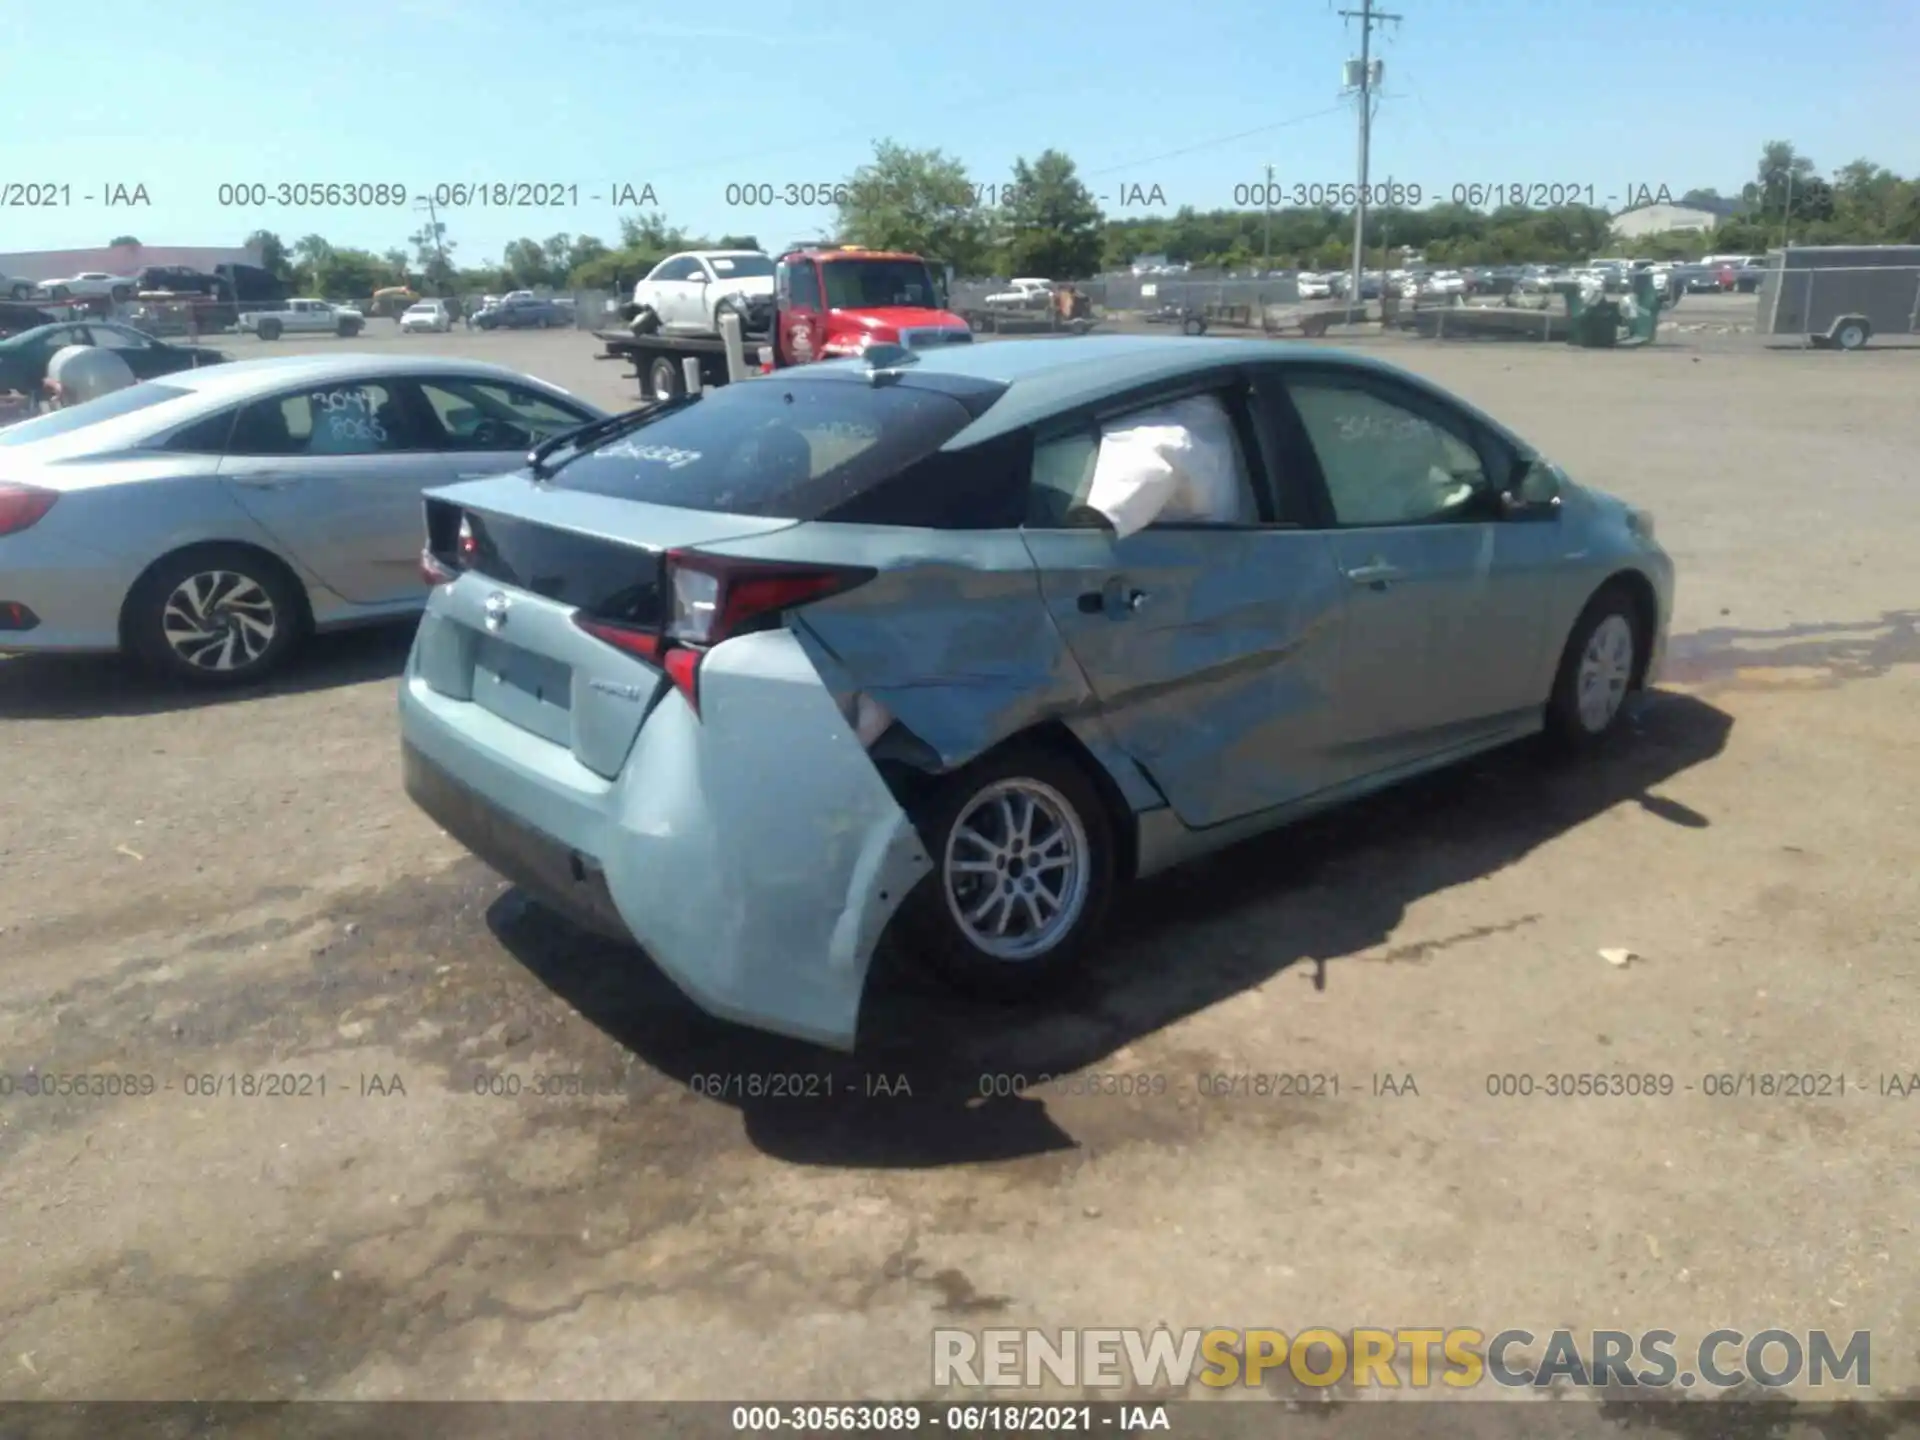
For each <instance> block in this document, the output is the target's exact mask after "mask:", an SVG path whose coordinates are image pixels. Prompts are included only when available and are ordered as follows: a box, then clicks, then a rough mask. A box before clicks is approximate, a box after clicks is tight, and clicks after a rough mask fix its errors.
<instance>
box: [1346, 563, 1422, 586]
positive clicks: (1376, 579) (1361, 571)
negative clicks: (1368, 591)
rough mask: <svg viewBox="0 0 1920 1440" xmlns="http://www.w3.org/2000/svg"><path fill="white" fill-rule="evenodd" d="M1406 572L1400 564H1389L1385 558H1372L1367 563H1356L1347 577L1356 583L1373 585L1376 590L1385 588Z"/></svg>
mask: <svg viewBox="0 0 1920 1440" xmlns="http://www.w3.org/2000/svg"><path fill="white" fill-rule="evenodd" d="M1406 573H1407V572H1406V571H1404V570H1402V569H1401V568H1400V567H1399V566H1398V565H1389V564H1388V563H1387V562H1386V561H1384V560H1370V561H1368V562H1367V563H1366V564H1365V565H1356V566H1354V568H1353V569H1351V570H1349V571H1347V579H1349V580H1351V581H1352V582H1353V583H1354V584H1356V585H1371V586H1372V587H1373V588H1374V589H1376V590H1384V589H1386V588H1387V586H1389V585H1391V584H1392V583H1393V582H1394V581H1395V580H1398V579H1400V578H1402V577H1403V576H1404V575H1405V574H1406Z"/></svg>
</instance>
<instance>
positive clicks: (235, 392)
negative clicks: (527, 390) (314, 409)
mask: <svg viewBox="0 0 1920 1440" xmlns="http://www.w3.org/2000/svg"><path fill="white" fill-rule="evenodd" d="M382 375H489V376H493V377H496V378H498V379H501V380H506V381H512V382H514V383H523V382H525V381H526V380H529V379H534V378H536V377H532V376H528V375H525V374H523V373H522V372H520V371H518V370H510V369H508V368H507V367H506V366H504V365H490V364H488V363H487V362H486V361H484V360H460V359H442V358H436V357H434V356H431V355H369V354H349V355H340V354H327V355H276V356H273V357H271V358H269V359H266V360H232V361H228V362H227V363H225V364H223V365H208V366H205V367H203V368H201V369H198V370H186V371H181V372H178V373H176V374H173V375H169V376H167V377H166V382H167V384H169V385H177V386H179V387H180V388H181V389H185V390H192V391H194V392H195V393H196V394H199V395H204V396H206V397H207V399H208V400H209V401H214V400H218V399H222V398H226V397H229V396H232V397H236V398H237V397H239V396H241V395H247V394H251V393H253V392H254V391H255V390H258V389H263V388H271V387H273V386H276V385H304V384H307V383H309V382H311V381H316V380H339V379H345V378H347V377H349V376H352V377H355V378H364V379H377V378H379V377H380V376H382ZM538 383H540V384H542V385H547V386H549V388H554V389H558V388H560V387H558V386H553V385H552V384H551V382H549V381H545V380H541V381H539V382H538Z"/></svg>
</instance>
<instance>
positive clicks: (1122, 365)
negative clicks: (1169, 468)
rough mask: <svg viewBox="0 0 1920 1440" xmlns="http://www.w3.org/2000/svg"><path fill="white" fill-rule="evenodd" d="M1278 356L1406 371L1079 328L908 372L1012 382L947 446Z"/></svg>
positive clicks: (1263, 345) (976, 350) (857, 367)
mask: <svg viewBox="0 0 1920 1440" xmlns="http://www.w3.org/2000/svg"><path fill="white" fill-rule="evenodd" d="M1275 361H1280V362H1289V361H1290V362H1294V363H1304V362H1308V361H1311V362H1312V363H1314V364H1316V365H1340V366H1346V367H1349V368H1351V369H1355V370H1365V371H1370V372H1374V373H1383V374H1390V375H1393V376H1395V377H1403V376H1404V373H1405V372H1403V371H1401V370H1400V369H1398V368H1397V367H1395V366H1392V365H1387V364H1384V363H1382V362H1381V361H1378V360H1374V359H1372V358H1370V357H1368V356H1364V355H1357V354H1355V353H1353V352H1352V351H1349V350H1341V349H1337V348H1335V347H1332V346H1319V345H1302V344H1300V343H1299V342H1297V341H1292V340H1240V339H1234V338H1231V337H1214V336H1186V335H1081V336H1074V337H1071V338H1066V339H1034V340H996V341H990V342H986V343H976V344H972V345H949V346H944V347H941V348H938V349H929V350H923V351H920V352H919V360H918V362H917V363H916V364H914V365H912V366H910V367H907V368H906V369H905V372H904V373H905V375H909V376H910V375H914V374H921V373H924V374H928V375H934V374H946V375H955V376H962V377H968V378H972V379H978V380H984V381H989V382H997V383H999V384H1003V385H1005V386H1006V387H1007V390H1006V393H1005V394H1004V395H1002V396H1001V398H1000V399H999V400H997V401H995V402H994V404H993V405H992V406H991V407H990V408H989V409H988V410H987V411H986V412H985V413H984V414H983V415H981V416H980V418H979V419H977V420H975V421H974V422H973V423H972V424H971V425H969V426H967V428H966V429H965V430H962V431H961V432H960V433H959V434H958V435H955V436H954V437H953V439H952V440H951V441H949V442H948V445H947V448H949V449H961V448H963V447H965V446H969V445H974V444H978V443H979V442H981V441H983V440H990V439H992V438H993V437H995V436H997V435H1002V434H1005V433H1006V432H1008V431H1010V430H1017V429H1020V428H1022V427H1024V426H1027V425H1032V424H1035V423H1038V422H1042V421H1045V420H1047V419H1050V418H1051V417H1052V416H1054V415H1057V414H1060V413H1062V412H1064V411H1068V410H1073V409H1076V408H1079V407H1081V406H1087V405H1098V404H1099V403H1100V402H1101V401H1103V400H1107V399H1111V398H1115V397H1118V396H1121V395H1125V394H1127V393H1129V392H1130V391H1134V390H1139V389H1143V388H1147V387H1151V386H1154V385H1158V384H1162V383H1168V382H1176V381H1178V380H1180V379H1181V378H1182V377H1183V376H1187V375H1200V374H1203V373H1205V372H1207V371H1209V370H1215V369H1224V368H1226V367H1228V366H1233V365H1258V364H1272V363H1274V362H1275ZM821 369H822V370H823V371H825V370H829V369H831V370H835V371H839V372H841V373H842V374H847V375H855V374H860V373H864V367H862V366H861V363H860V362H859V361H858V360H850V361H839V362H834V361H829V362H826V364H824V365H822V366H821ZM1413 378H1415V379H1416V381H1417V379H1418V377H1413ZM909 383H911V382H909Z"/></svg>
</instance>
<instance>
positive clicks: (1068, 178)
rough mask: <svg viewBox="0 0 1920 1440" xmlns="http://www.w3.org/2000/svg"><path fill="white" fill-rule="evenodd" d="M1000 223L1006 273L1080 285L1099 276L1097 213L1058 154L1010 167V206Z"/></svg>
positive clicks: (1071, 167)
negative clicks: (1011, 194)
mask: <svg viewBox="0 0 1920 1440" xmlns="http://www.w3.org/2000/svg"><path fill="white" fill-rule="evenodd" d="M1000 218H1001V221H1002V224H1003V226H1004V229H1005V231H1006V240H1005V253H1006V256H1007V270H1008V273H1010V274H1014V275H1046V276H1050V277H1052V278H1053V279H1057V280H1081V279H1085V278H1086V277H1087V276H1089V275H1092V274H1094V273H1095V272H1096V271H1098V270H1099V268H1100V251H1101V231H1100V222H1101V220H1102V218H1103V217H1102V216H1101V214H1100V207H1099V205H1098V204H1096V203H1095V201H1094V198H1093V192H1092V191H1090V190H1088V189H1087V187H1086V185H1085V184H1083V183H1082V182H1081V179H1080V175H1079V172H1078V171H1077V170H1076V169H1075V168H1074V164H1073V161H1071V160H1069V159H1068V158H1067V157H1066V156H1065V155H1063V154H1062V153H1061V152H1060V151H1058V150H1043V151H1041V152H1040V154H1039V156H1038V157H1037V158H1036V159H1035V160H1034V161H1033V163H1032V164H1028V163H1027V161H1025V160H1024V159H1022V160H1015V161H1014V162H1013V201H1012V203H1011V204H1009V205H1008V206H1007V207H1006V210H1005V213H1004V214H1003V215H1002V216H1001V217H1000Z"/></svg>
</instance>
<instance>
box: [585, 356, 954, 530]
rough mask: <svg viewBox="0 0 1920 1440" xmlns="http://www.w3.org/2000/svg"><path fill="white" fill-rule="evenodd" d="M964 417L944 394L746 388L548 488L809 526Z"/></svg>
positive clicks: (838, 383)
mask: <svg viewBox="0 0 1920 1440" xmlns="http://www.w3.org/2000/svg"><path fill="white" fill-rule="evenodd" d="M972 418H973V417H972V415H971V414H970V413H969V412H968V410H967V407H966V406H964V405H962V404H961V403H960V402H959V401H958V400H955V399H953V398H952V397H951V396H948V395H943V394H939V393H936V392H934V391H930V390H927V389H921V388H915V387H913V386H910V385H883V386H878V387H876V386H870V385H867V384H865V383H862V382H860V381H844V380H811V381H809V380H788V379H786V378H784V377H782V378H779V379H769V380H747V381H742V382H741V383H739V384H736V385H728V386H725V387H724V388H721V389H718V390H713V391H710V392H708V393H707V394H706V395H705V396H703V397H702V398H700V399H699V400H696V401H693V402H691V403H689V404H684V405H678V406H674V407H672V408H671V409H668V410H666V411H664V412H663V413H662V414H661V415H660V416H658V417H657V418H656V419H654V420H653V421H652V422H651V423H649V424H646V425H643V426H641V427H640V428H639V429H638V430H633V431H629V432H628V433H627V434H625V435H622V436H620V437H619V438H617V439H615V440H612V441H610V442H608V443H607V444H605V445H602V446H598V447H596V448H595V449H593V450H590V451H589V452H587V453H586V454H584V455H582V456H580V457H578V458H577V459H575V460H572V461H570V462H568V463H567V464H565V465H564V466H562V467H561V469H560V470H559V472H558V473H557V474H556V475H555V476H554V480H553V483H554V485H555V486H556V488H559V489H563V490H586V491H590V492H592V493H593V494H596V495H611V496H615V497H617V498H619V499H622V500H638V501H644V502H646V503H647V504H650V505H671V506H676V507H678V508H680V509H683V510H708V511H716V512H720V513H725V514H733V515H756V516H761V517H766V518H772V519H785V520H819V519H823V518H826V517H828V516H829V514H830V513H831V512H835V511H839V510H841V509H842V508H843V507H846V506H847V505H848V504H849V503H850V502H851V501H853V500H854V499H855V498H856V497H858V496H861V495H863V494H865V493H866V492H867V491H869V490H872V489H874V488H876V487H878V486H880V485H882V484H883V483H885V482H886V481H888V480H890V479H892V478H893V477H895V476H896V475H898V474H899V473H900V472H901V471H903V470H905V469H906V468H907V467H908V466H911V465H914V464H916V463H917V462H919V461H921V460H924V459H926V458H927V457H928V456H930V455H932V454H933V452H934V451H936V450H938V449H939V448H940V447H941V446H942V445H943V444H945V443H946V442H947V441H948V440H949V439H951V438H952V437H953V436H955V435H957V434H959V432H960V431H961V430H962V429H964V428H965V427H966V426H967V424H968V423H969V422H970V421H971V420H972Z"/></svg>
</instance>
